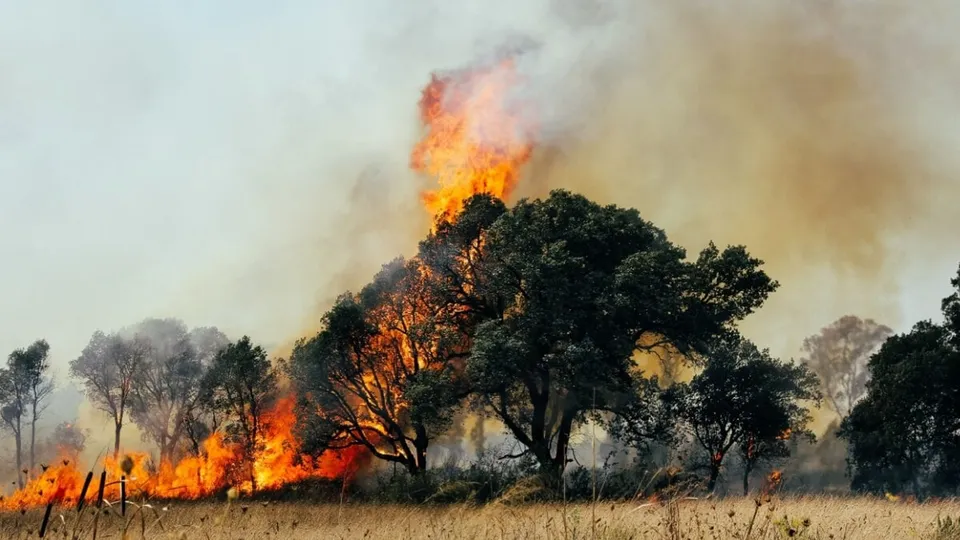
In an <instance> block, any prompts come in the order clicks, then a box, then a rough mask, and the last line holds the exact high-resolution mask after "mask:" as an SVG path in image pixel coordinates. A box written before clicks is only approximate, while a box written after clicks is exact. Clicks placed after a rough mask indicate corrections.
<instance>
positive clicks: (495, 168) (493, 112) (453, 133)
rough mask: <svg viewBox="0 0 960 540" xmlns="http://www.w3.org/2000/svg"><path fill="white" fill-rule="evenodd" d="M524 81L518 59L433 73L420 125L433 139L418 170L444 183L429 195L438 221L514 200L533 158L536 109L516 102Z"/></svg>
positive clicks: (420, 146) (423, 146)
mask: <svg viewBox="0 0 960 540" xmlns="http://www.w3.org/2000/svg"><path fill="white" fill-rule="evenodd" d="M520 83H521V79H520V76H519V74H518V73H517V70H516V64H515V61H514V60H513V59H511V58H508V59H506V60H502V61H500V62H499V63H496V64H493V65H492V66H489V67H485V68H481V69H473V70H466V71H457V72H453V73H451V74H447V75H444V76H437V75H434V76H433V77H432V80H431V82H430V84H429V85H427V87H426V88H425V89H424V90H423V97H422V98H421V100H420V119H421V121H422V122H423V124H424V126H425V127H426V134H425V136H424V137H423V139H422V140H421V141H420V142H419V143H417V145H416V146H415V147H414V149H413V153H412V154H411V156H410V164H411V167H412V168H413V169H414V170H415V171H418V172H422V173H426V174H428V175H430V176H432V177H434V178H436V179H437V182H438V183H439V184H440V186H439V187H438V188H437V189H436V190H433V191H427V192H425V193H423V197H422V198H423V204H424V205H425V206H426V208H427V211H428V212H430V214H431V215H432V216H434V217H435V218H441V219H443V218H446V219H449V218H450V217H452V216H453V215H455V214H456V213H457V212H458V211H459V210H460V209H462V208H463V203H464V201H466V200H467V199H469V198H470V197H471V196H473V195H476V194H479V193H487V194H490V195H492V196H494V197H497V198H499V199H505V198H507V197H509V196H510V194H511V193H512V192H513V190H514V188H515V187H516V185H517V181H518V179H519V177H520V169H521V167H522V166H523V165H524V164H525V163H526V162H527V161H528V160H529V159H530V156H531V154H532V153H533V146H534V144H533V134H534V133H533V128H534V126H533V125H532V121H531V117H530V115H529V112H530V108H529V107H526V106H525V103H524V102H523V101H522V100H520V99H518V98H517V96H516V89H517V87H518V86H519V84H520Z"/></svg>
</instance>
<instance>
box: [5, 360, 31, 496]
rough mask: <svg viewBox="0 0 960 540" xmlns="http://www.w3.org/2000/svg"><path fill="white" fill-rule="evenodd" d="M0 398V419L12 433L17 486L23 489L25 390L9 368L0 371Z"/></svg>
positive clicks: (21, 382)
mask: <svg viewBox="0 0 960 540" xmlns="http://www.w3.org/2000/svg"><path fill="white" fill-rule="evenodd" d="M0 398H3V401H2V409H0V417H2V419H3V423H4V426H5V427H6V428H7V429H9V430H10V432H11V433H13V443H14V455H15V456H16V461H17V486H18V487H20V488H21V489H22V488H23V412H24V410H25V408H26V407H25V406H26V402H27V390H26V387H25V386H24V385H23V381H22V380H20V379H19V378H18V377H16V376H15V374H14V372H13V371H12V370H11V369H10V368H4V369H2V370H0Z"/></svg>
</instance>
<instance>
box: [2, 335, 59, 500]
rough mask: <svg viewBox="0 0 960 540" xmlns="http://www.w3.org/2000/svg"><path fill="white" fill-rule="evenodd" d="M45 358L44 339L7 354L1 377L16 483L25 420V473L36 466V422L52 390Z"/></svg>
mask: <svg viewBox="0 0 960 540" xmlns="http://www.w3.org/2000/svg"><path fill="white" fill-rule="evenodd" d="M49 355H50V345H49V344H48V343H47V342H46V341H45V340H42V339H40V340H37V341H35V342H34V343H32V344H31V345H30V346H29V347H27V348H25V349H17V350H15V351H13V352H12V353H10V356H9V357H8V358H7V368H6V370H5V371H4V372H3V374H2V378H3V382H2V386H3V387H4V393H5V394H6V396H7V400H6V402H5V404H4V406H3V410H2V417H3V421H4V423H5V424H6V425H7V427H8V428H9V429H10V430H11V431H12V432H13V434H14V442H15V444H16V456H17V470H18V481H19V482H20V484H22V483H23V477H22V476H21V473H23V428H24V425H23V423H24V421H25V419H29V422H30V463H29V469H27V470H29V471H32V470H33V469H34V466H35V464H36V441H37V421H38V420H39V419H40V416H41V415H42V414H43V411H44V410H45V409H46V407H47V403H46V402H47V398H49V397H50V394H51V393H53V390H54V384H53V378H52V377H51V376H50V360H49Z"/></svg>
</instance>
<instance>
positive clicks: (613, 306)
mask: <svg viewBox="0 0 960 540" xmlns="http://www.w3.org/2000/svg"><path fill="white" fill-rule="evenodd" d="M464 247H470V248H471V249H469V250H465V249H464ZM421 253H422V255H421V256H422V257H423V258H424V260H425V261H427V264H428V265H429V266H430V267H431V268H434V269H436V270H437V274H439V279H436V280H434V283H435V285H436V287H438V289H439V290H440V295H441V297H442V298H443V302H444V303H445V304H449V305H454V306H457V307H458V308H459V309H458V311H457V313H458V314H459V316H460V319H459V320H460V322H461V327H462V329H463V333H464V334H466V335H467V336H469V338H470V340H471V354H470V357H469V359H468V361H467V364H466V375H467V380H468V381H469V383H470V385H471V389H472V391H473V396H474V398H475V401H476V402H477V403H478V404H479V405H481V406H482V408H483V410H484V411H485V412H487V413H488V414H491V415H493V416H495V417H496V418H498V419H499V420H500V421H501V422H503V424H504V425H505V426H506V427H507V428H508V429H509V431H510V432H511V434H512V435H513V436H514V437H515V438H516V439H517V440H518V441H519V442H520V443H521V444H522V445H523V446H524V447H525V449H526V451H527V452H529V453H531V454H533V456H534V457H535V458H536V459H537V461H538V462H539V463H540V465H541V467H542V468H543V470H544V471H547V472H551V473H554V474H557V473H559V472H560V471H561V470H562V469H563V468H564V466H565V464H566V462H567V455H568V445H569V441H570V436H571V434H572V433H573V431H574V429H575V428H576V427H577V425H578V424H580V423H581V422H583V421H584V420H585V418H586V416H587V414H588V413H589V412H597V411H603V410H606V411H612V412H615V411H616V410H617V409H618V408H620V407H625V406H627V405H628V404H629V403H630V402H631V400H632V396H633V395H634V393H635V391H636V389H637V380H636V377H637V374H636V370H635V369H634V367H633V363H632V360H631V359H632V356H633V353H634V352H635V351H636V350H637V349H638V348H639V347H640V345H639V343H641V339H642V338H645V337H649V336H657V339H654V340H650V339H644V340H643V341H642V342H643V343H645V344H647V345H648V346H651V344H652V346H657V345H660V344H663V343H670V344H672V345H673V346H676V347H677V348H678V349H679V350H681V351H683V352H685V353H686V354H688V355H690V356H691V357H695V356H696V355H697V353H698V351H703V350H705V349H706V347H707V345H708V344H709V343H710V342H711V341H712V340H714V339H715V338H716V337H717V336H720V335H722V334H725V333H727V332H729V331H731V330H732V328H733V327H734V325H735V323H736V322H737V321H739V320H740V319H742V318H743V317H745V316H746V315H748V314H750V313H751V312H752V311H753V310H755V309H756V308H757V307H759V306H760V305H761V303H762V302H763V301H764V300H765V299H766V297H767V296H768V295H769V293H770V292H772V291H773V290H774V289H775V288H776V283H775V282H774V281H772V280H771V279H770V278H769V277H768V276H767V275H766V274H765V273H764V272H763V271H762V270H761V269H760V266H761V264H762V263H761V261H759V260H757V259H755V258H752V257H750V256H749V255H748V254H747V252H746V250H745V249H743V248H742V247H730V248H727V249H726V250H723V251H721V250H719V249H717V248H716V247H715V246H713V245H712V244H711V245H709V246H708V247H707V248H706V249H704V250H703V251H702V252H701V253H700V255H699V256H698V257H697V258H696V259H695V260H693V261H688V260H686V253H685V251H684V250H683V249H681V248H680V247H678V246H675V245H674V244H672V243H671V242H670V241H669V240H667V237H666V235H665V234H664V232H663V231H661V230H660V229H658V228H656V227H654V226H653V225H652V224H650V223H649V222H647V221H645V220H643V219H642V218H641V217H640V215H639V213H638V212H637V211H635V210H631V209H624V208H618V207H615V206H601V205H599V204H596V203H594V202H591V201H589V200H587V199H586V198H584V197H582V196H579V195H574V194H571V193H569V192H566V191H554V192H552V193H551V194H550V196H549V197H547V198H546V199H543V200H522V201H520V202H519V203H517V204H516V206H514V207H513V208H511V209H509V210H505V209H502V208H501V207H498V205H496V204H493V203H490V202H489V201H488V200H487V201H485V200H484V199H483V198H480V199H477V200H475V201H471V202H470V203H468V204H467V206H466V208H465V210H464V211H463V212H462V213H461V214H460V215H459V216H457V217H456V218H455V219H454V220H453V221H452V224H450V225H448V226H446V227H444V226H441V227H438V232H437V234H436V235H434V236H433V237H431V238H428V240H427V241H426V242H425V243H424V244H422V245H421Z"/></svg>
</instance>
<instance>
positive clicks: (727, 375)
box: [664, 335, 821, 493]
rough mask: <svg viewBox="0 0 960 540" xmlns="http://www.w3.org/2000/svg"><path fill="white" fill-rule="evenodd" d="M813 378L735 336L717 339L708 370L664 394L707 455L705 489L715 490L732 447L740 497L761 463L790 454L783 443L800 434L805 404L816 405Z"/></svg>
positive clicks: (803, 431)
mask: <svg viewBox="0 0 960 540" xmlns="http://www.w3.org/2000/svg"><path fill="white" fill-rule="evenodd" d="M818 385H819V383H818V381H817V378H816V376H815V375H814V374H813V373H811V372H810V370H809V369H808V368H807V367H806V366H804V365H793V364H786V363H783V362H781V361H779V360H777V359H775V358H771V357H770V355H769V354H768V352H767V351H765V350H760V349H758V348H757V347H756V346H755V345H754V344H753V343H750V342H749V341H747V340H745V339H743V338H740V337H739V336H736V335H730V336H726V337H725V338H724V339H721V340H718V341H717V343H716V344H715V345H714V346H713V347H712V348H711V350H710V352H709V353H708V355H707V356H706V367H705V368H704V370H703V371H702V372H700V373H699V374H697V375H696V376H694V378H693V380H692V381H691V382H690V383H689V384H687V383H678V384H676V385H674V386H672V387H671V388H669V389H668V390H667V391H666V392H665V395H664V400H665V401H666V402H667V403H668V406H669V408H670V409H671V410H672V412H673V415H674V416H675V417H676V418H678V419H679V420H680V421H681V422H682V423H681V426H680V429H681V430H685V431H687V432H688V433H689V434H691V435H692V436H693V439H694V440H695V441H696V443H697V444H699V445H700V446H701V447H702V448H703V450H704V451H705V452H706V454H707V456H708V459H709V463H708V468H709V480H708V485H707V488H708V489H709V490H710V491H713V490H714V488H715V487H716V484H717V479H718V478H719V476H720V470H721V467H722V466H723V461H724V459H725V458H726V457H727V455H728V454H729V452H730V451H731V450H732V449H734V448H739V449H740V450H741V452H742V454H743V457H744V461H743V465H744V472H743V489H744V493H747V492H748V490H749V476H750V473H751V472H752V470H753V468H754V467H755V465H756V464H757V463H758V462H759V461H760V460H762V459H768V458H774V457H778V456H780V455H782V454H783V453H785V452H788V449H787V448H786V446H785V444H786V440H787V439H788V438H790V437H791V436H793V437H796V436H800V435H803V436H805V437H809V438H812V437H813V433H812V432H810V431H809V430H808V429H807V424H808V423H809V422H810V420H811V416H810V414H809V412H808V411H807V409H805V408H804V407H803V406H802V402H803V401H812V402H814V403H815V404H817V405H819V400H820V399H821V395H820V392H819V390H818Z"/></svg>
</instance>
